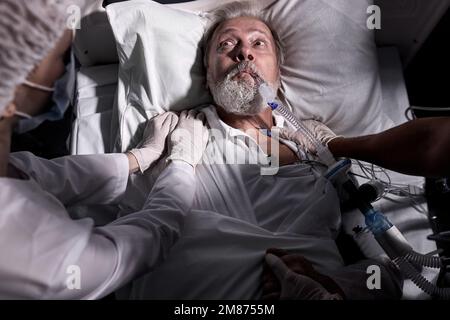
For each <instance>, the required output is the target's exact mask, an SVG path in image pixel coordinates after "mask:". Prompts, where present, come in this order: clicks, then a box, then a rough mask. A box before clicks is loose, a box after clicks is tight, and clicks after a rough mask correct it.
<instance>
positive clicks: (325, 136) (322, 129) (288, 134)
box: [280, 120, 340, 154]
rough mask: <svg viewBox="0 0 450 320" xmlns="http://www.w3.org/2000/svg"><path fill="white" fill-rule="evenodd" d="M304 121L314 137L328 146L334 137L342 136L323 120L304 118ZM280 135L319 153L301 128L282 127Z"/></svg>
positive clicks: (313, 152)
mask: <svg viewBox="0 0 450 320" xmlns="http://www.w3.org/2000/svg"><path fill="white" fill-rule="evenodd" d="M302 123H303V125H304V126H305V127H306V128H307V129H308V130H309V131H310V132H311V133H312V135H313V137H314V138H315V139H316V140H318V141H319V142H321V143H322V144H323V145H325V146H328V143H329V142H330V141H332V140H333V139H336V138H339V137H340V136H337V135H336V134H335V133H334V132H333V131H332V130H331V129H330V128H328V127H327V126H326V125H324V124H323V123H322V122H319V121H316V120H303V121H302ZM280 137H281V138H283V139H286V140H290V141H293V142H295V143H296V144H298V145H300V146H301V147H302V148H304V149H306V150H307V151H308V152H310V153H312V154H316V153H317V150H316V148H315V146H314V145H313V144H311V142H310V141H309V140H308V139H307V138H306V137H305V136H304V135H303V134H302V132H301V131H300V130H297V131H293V130H289V129H281V130H280Z"/></svg>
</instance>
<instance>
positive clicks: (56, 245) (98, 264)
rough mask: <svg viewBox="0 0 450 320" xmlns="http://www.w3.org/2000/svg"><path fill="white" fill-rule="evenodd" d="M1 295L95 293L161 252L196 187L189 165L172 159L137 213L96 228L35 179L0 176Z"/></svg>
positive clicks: (137, 271)
mask: <svg viewBox="0 0 450 320" xmlns="http://www.w3.org/2000/svg"><path fill="white" fill-rule="evenodd" d="M0 188H1V192H0V205H1V207H2V209H1V211H0V298H4V299H5V298H6V299H96V298H101V297H103V296H105V295H107V294H109V293H111V292H113V291H114V290H116V289H118V288H120V287H121V286H123V285H125V284H126V283H127V282H129V281H130V280H132V279H134V278H136V277H138V276H140V275H142V274H144V273H146V272H148V271H150V270H151V268H152V267H154V266H155V265H156V264H157V263H158V262H159V261H161V260H162V259H163V258H164V257H165V256H167V254H168V251H169V249H170V247H171V246H172V245H173V244H174V242H175V241H176V240H177V238H178V237H179V234H180V230H181V227H182V222H183V217H184V215H185V214H186V213H187V212H188V211H189V210H190V208H191V206H192V202H193V199H194V193H195V179H194V173H193V169H192V167H191V166H189V165H188V164H186V163H171V164H170V165H169V166H168V167H167V168H166V169H165V170H164V171H163V172H162V174H161V175H160V177H159V178H158V180H157V182H156V184H155V186H154V187H153V189H152V191H151V193H150V194H149V197H148V199H147V201H146V204H145V207H144V209H143V210H142V211H140V212H138V213H135V214H131V215H128V216H126V217H124V218H121V219H118V220H116V221H115V222H114V223H113V224H110V225H106V226H104V227H101V228H94V227H93V221H92V219H89V218H87V219H81V220H71V219H70V218H69V216H68V214H67V211H66V209H65V207H64V206H63V205H62V204H61V202H60V201H58V199H56V198H55V197H54V196H53V195H51V194H50V193H48V192H46V191H44V190H43V189H42V188H41V187H40V186H39V185H38V184H37V183H35V182H34V181H33V180H27V181H24V180H17V179H7V178H0Z"/></svg>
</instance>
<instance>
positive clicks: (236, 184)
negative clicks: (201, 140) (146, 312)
mask: <svg viewBox="0 0 450 320" xmlns="http://www.w3.org/2000/svg"><path fill="white" fill-rule="evenodd" d="M204 112H205V114H206V117H207V120H208V124H209V126H210V127H211V128H213V129H217V130H219V131H221V132H222V133H224V134H226V135H225V139H224V141H221V139H220V137H219V138H217V137H216V138H214V139H212V138H211V137H210V142H209V144H208V147H207V151H206V152H205V155H204V159H203V160H204V161H205V162H208V163H211V157H213V156H212V155H215V156H216V157H217V156H219V157H221V156H222V155H223V153H224V152H226V151H224V150H225V149H226V150H228V151H230V150H231V149H233V148H235V150H236V155H237V156H238V157H245V156H247V157H248V158H250V159H251V158H253V160H258V161H259V162H258V163H261V162H264V159H262V158H264V155H263V156H261V154H262V153H261V152H259V153H258V154H255V150H258V147H255V146H256V142H254V141H253V139H251V138H249V139H247V143H246V142H245V139H244V138H245V137H246V135H245V134H244V133H243V132H241V131H239V130H236V129H233V128H231V127H229V126H227V125H226V124H225V123H223V122H221V121H220V120H219V118H218V116H217V113H216V111H215V108H214V107H208V108H206V109H204ZM279 120H280V119H278V121H277V122H278V123H277V124H278V125H279V124H280V123H279ZM252 143H253V144H254V145H252ZM265 161H266V163H267V158H265ZM322 171H323V167H322V166H320V165H317V166H312V165H309V164H302V163H298V164H293V165H288V166H284V167H281V168H280V170H279V172H278V174H277V175H275V176H262V175H261V174H260V165H258V164H257V165H230V164H200V165H198V166H197V168H196V179H197V188H196V191H195V200H194V205H193V209H192V210H191V211H190V213H189V214H188V216H187V217H186V219H185V227H184V229H183V232H182V235H181V238H180V240H179V241H178V242H177V243H176V244H175V246H174V247H173V248H172V250H171V252H170V254H169V256H168V258H167V260H166V261H165V262H164V263H163V264H162V265H161V266H159V267H158V268H157V269H156V270H155V271H154V272H153V273H150V274H148V275H146V276H145V277H142V278H141V279H138V280H136V281H134V283H133V285H132V286H131V291H130V292H128V293H129V294H130V295H129V297H131V298H138V299H139V298H152V299H178V298H181V299H255V298H259V297H260V295H261V275H262V266H263V258H264V253H265V251H266V249H268V248H271V247H276V248H284V249H292V250H294V251H296V252H300V253H302V254H303V255H305V256H306V257H307V258H308V259H309V260H310V261H311V262H312V263H313V264H314V265H315V266H316V267H317V268H318V269H319V270H320V269H321V268H338V267H341V266H343V261H342V258H341V256H340V254H339V252H338V249H337V247H336V244H335V241H334V239H335V237H336V235H337V232H338V230H339V227H340V209H339V199H338V196H337V193H336V191H335V189H334V187H333V186H332V185H331V183H330V182H329V181H328V180H326V179H324V178H323V177H322ZM148 181H150V179H149V180H148ZM122 293H123V292H122Z"/></svg>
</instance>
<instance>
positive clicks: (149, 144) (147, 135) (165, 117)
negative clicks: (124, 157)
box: [130, 112, 178, 173]
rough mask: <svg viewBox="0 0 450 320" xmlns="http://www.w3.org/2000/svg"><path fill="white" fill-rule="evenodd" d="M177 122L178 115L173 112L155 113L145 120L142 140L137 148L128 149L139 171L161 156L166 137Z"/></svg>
mask: <svg viewBox="0 0 450 320" xmlns="http://www.w3.org/2000/svg"><path fill="white" fill-rule="evenodd" d="M177 122H178V116H177V115H176V114H175V113H173V112H165V113H163V114H160V115H157V116H156V117H153V118H152V119H150V120H149V121H148V122H147V126H146V127H145V130H144V134H143V140H142V142H141V143H140V144H139V145H138V148H136V149H133V150H131V151H130V153H131V154H133V155H134V157H135V158H136V160H137V162H138V164H139V170H140V171H141V173H144V171H145V170H147V169H148V168H149V167H150V166H151V165H152V163H153V162H155V161H156V160H158V159H159V158H160V157H161V155H162V153H163V151H164V147H165V142H166V138H167V136H168V135H169V133H170V132H172V131H173V130H174V129H175V126H176V124H177Z"/></svg>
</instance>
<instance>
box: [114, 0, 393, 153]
mask: <svg viewBox="0 0 450 320" xmlns="http://www.w3.org/2000/svg"><path fill="white" fill-rule="evenodd" d="M231 1H232V0H227V1H222V2H220V3H217V1H213V0H201V1H194V2H190V3H183V4H178V5H171V6H165V5H161V4H159V3H156V2H153V1H149V0H131V1H126V2H121V3H116V4H112V5H110V6H108V7H107V13H108V16H109V20H110V23H111V25H112V29H113V32H114V35H115V38H116V42H117V48H118V52H119V60H120V68H119V86H118V96H117V108H118V111H119V115H120V118H119V119H120V123H119V128H120V129H119V130H120V132H119V137H118V142H119V144H118V145H117V146H116V147H117V149H118V150H121V151H124V150H126V149H128V148H130V147H132V146H133V145H134V144H135V143H137V142H138V141H137V140H138V139H133V137H138V136H139V131H138V126H139V125H140V124H141V123H143V122H145V121H146V120H147V119H148V118H150V117H151V116H153V115H154V114H156V113H160V112H163V111H164V110H181V109H183V108H191V107H194V106H198V105H200V104H203V103H208V102H211V101H212V99H211V97H210V96H209V93H208V92H207V91H206V87H205V83H206V81H205V70H204V69H203V66H202V50H201V48H199V43H200V41H201V39H202V35H203V33H204V31H205V29H206V25H207V18H206V14H205V12H204V10H212V9H214V8H215V7H218V6H220V5H223V4H224V3H226V2H231ZM252 2H253V3H254V4H255V5H256V6H259V8H260V9H261V10H263V12H264V14H266V15H267V17H268V19H269V21H271V23H272V25H273V26H274V28H275V30H276V31H277V32H278V33H279V35H280V38H281V40H282V42H283V45H284V47H285V51H286V61H285V63H284V65H283V66H282V69H281V74H282V90H281V91H282V93H283V95H284V98H285V100H286V102H287V105H288V106H290V107H291V108H292V109H293V111H294V113H295V114H296V115H297V116H298V117H299V118H301V119H309V118H314V119H318V120H321V121H323V122H324V123H326V124H327V125H328V126H330V128H332V129H333V130H334V131H335V132H336V133H338V134H342V135H346V136H353V135H360V134H367V133H374V132H378V131H382V130H384V129H387V128H390V127H392V126H393V123H392V121H391V120H390V119H389V118H388V117H387V116H386V115H385V114H384V113H383V112H382V110H381V102H382V96H381V86H380V80H379V75H378V65H377V57H376V46H375V42H374V34H373V31H371V30H369V29H368V28H367V27H366V19H367V18H368V15H367V13H366V11H367V7H368V6H369V5H370V4H371V3H372V0H319V1H318V0H278V1H275V0H264V1H260V0H252ZM177 8H180V9H177ZM190 9H193V10H195V12H193V11H189V10H190ZM137 131H138V132H137Z"/></svg>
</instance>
